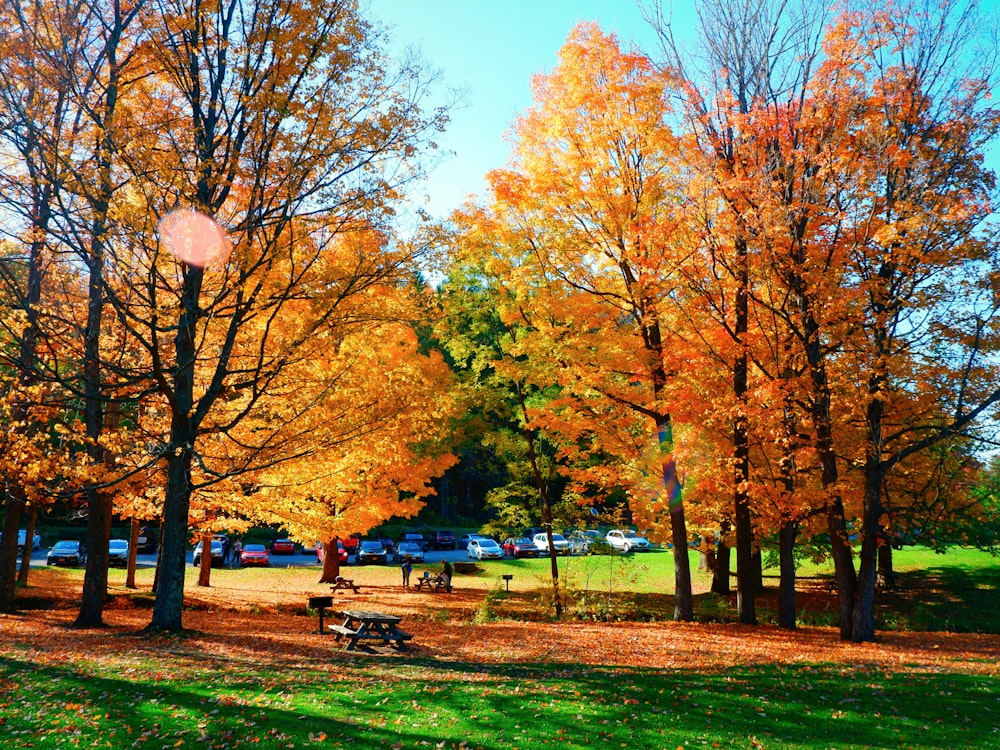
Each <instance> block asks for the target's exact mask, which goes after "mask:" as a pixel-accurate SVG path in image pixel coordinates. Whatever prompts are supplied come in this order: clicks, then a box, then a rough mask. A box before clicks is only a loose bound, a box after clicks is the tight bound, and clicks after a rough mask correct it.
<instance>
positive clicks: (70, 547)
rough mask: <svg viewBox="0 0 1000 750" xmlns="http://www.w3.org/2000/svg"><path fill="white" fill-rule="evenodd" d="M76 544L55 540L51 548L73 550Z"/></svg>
mask: <svg viewBox="0 0 1000 750" xmlns="http://www.w3.org/2000/svg"><path fill="white" fill-rule="evenodd" d="M76 545H77V543H76V542H56V545H55V546H54V547H53V548H52V549H54V550H56V551H58V552H65V551H69V552H75V551H76Z"/></svg>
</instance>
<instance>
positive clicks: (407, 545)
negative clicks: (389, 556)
mask: <svg viewBox="0 0 1000 750" xmlns="http://www.w3.org/2000/svg"><path fill="white" fill-rule="evenodd" d="M406 558H410V562H423V561H424V551H423V549H421V547H420V545H419V544H417V543H416V542H400V543H399V544H397V545H396V559H397V560H405V559H406Z"/></svg>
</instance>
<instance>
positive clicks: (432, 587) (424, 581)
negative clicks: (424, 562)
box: [413, 576, 444, 591]
mask: <svg viewBox="0 0 1000 750" xmlns="http://www.w3.org/2000/svg"><path fill="white" fill-rule="evenodd" d="M413 580H415V581H416V582H417V591H420V589H423V588H426V589H427V590H428V591H441V590H442V589H443V588H444V580H442V579H441V578H438V577H437V576H433V577H431V576H420V577H419V578H414V579H413Z"/></svg>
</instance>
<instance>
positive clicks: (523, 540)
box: [514, 536, 534, 544]
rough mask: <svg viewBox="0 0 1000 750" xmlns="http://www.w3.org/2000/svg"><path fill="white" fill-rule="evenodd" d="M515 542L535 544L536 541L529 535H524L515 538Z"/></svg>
mask: <svg viewBox="0 0 1000 750" xmlns="http://www.w3.org/2000/svg"><path fill="white" fill-rule="evenodd" d="M514 544H534V542H532V541H531V540H530V539H528V538H527V537H523V536H522V537H521V538H520V539H515V540H514Z"/></svg>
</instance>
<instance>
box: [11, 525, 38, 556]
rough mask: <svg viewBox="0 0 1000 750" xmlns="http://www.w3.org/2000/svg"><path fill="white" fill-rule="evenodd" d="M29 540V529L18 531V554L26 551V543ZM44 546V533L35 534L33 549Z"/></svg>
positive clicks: (32, 539) (32, 538) (32, 542)
mask: <svg viewBox="0 0 1000 750" xmlns="http://www.w3.org/2000/svg"><path fill="white" fill-rule="evenodd" d="M27 541H28V530H27V529H21V530H20V531H19V532H17V554H19V555H20V554H21V553H22V552H24V544H25V542H27ZM41 548H42V535H41V534H33V535H32V537H31V549H33V550H36V549H41Z"/></svg>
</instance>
